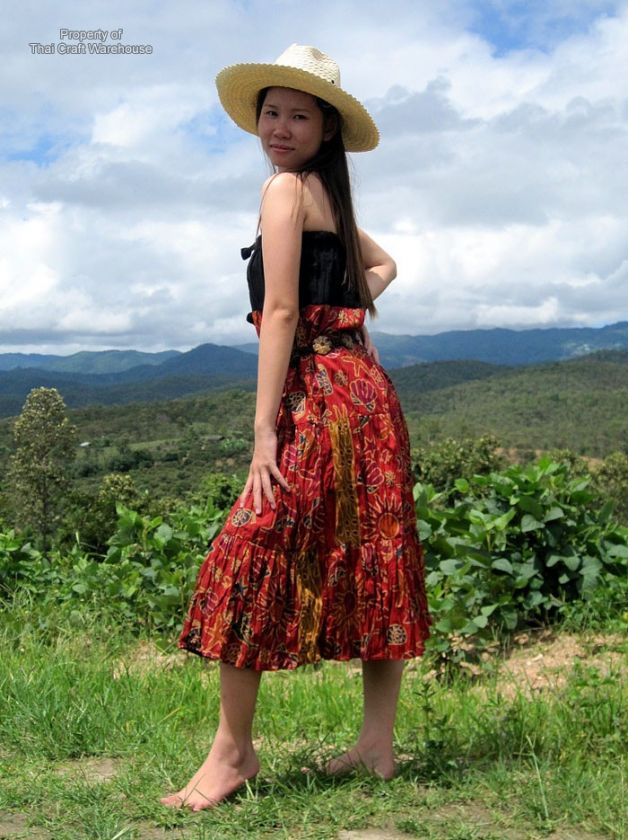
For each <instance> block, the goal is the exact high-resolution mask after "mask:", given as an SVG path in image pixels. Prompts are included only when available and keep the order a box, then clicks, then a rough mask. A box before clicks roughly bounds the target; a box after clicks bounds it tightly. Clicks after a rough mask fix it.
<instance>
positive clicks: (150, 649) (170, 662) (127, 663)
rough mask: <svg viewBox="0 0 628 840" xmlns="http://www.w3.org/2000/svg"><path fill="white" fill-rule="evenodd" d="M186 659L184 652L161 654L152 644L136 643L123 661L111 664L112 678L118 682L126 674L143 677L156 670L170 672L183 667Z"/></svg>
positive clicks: (148, 642) (186, 655) (145, 642)
mask: <svg viewBox="0 0 628 840" xmlns="http://www.w3.org/2000/svg"><path fill="white" fill-rule="evenodd" d="M187 657H188V654H186V653H185V652H184V651H178V650H177V652H175V653H163V651H161V650H159V648H158V647H157V645H156V644H154V643H153V642H150V641H145V640H143V641H141V642H138V644H137V645H136V646H135V647H134V648H133V649H132V650H131V651H129V652H128V654H127V655H126V656H125V658H124V659H119V660H116V661H115V662H114V663H113V673H112V677H113V679H114V680H118V679H120V677H121V676H125V675H127V674H133V675H140V676H143V675H144V674H146V673H148V672H150V671H154V670H155V669H156V668H161V669H163V670H170V669H171V668H175V667H179V666H181V665H183V663H184V662H185V660H186V659H187Z"/></svg>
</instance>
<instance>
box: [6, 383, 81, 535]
mask: <svg viewBox="0 0 628 840" xmlns="http://www.w3.org/2000/svg"><path fill="white" fill-rule="evenodd" d="M13 438H14V443H15V453H14V454H13V455H11V457H10V459H9V476H8V478H9V481H10V483H11V484H10V486H11V489H12V494H13V500H14V502H13V503H14V507H15V511H16V514H17V519H18V522H19V524H21V525H26V526H30V527H32V528H33V530H34V531H35V532H36V533H37V534H38V535H39V537H40V539H41V544H42V549H43V551H47V550H48V546H49V537H50V535H51V534H52V533H54V530H55V527H56V524H57V523H58V521H59V519H60V516H61V511H62V509H63V506H64V501H65V494H66V493H67V490H68V488H69V486H70V480H69V478H68V467H69V466H70V464H71V463H72V462H73V460H74V458H75V457H76V438H77V427H76V426H74V425H72V424H71V423H70V421H69V420H68V418H67V417H66V406H65V403H64V401H63V397H62V396H61V394H60V393H59V392H58V391H57V389H56V388H33V389H32V390H31V392H30V393H29V394H28V396H27V397H26V402H25V403H24V407H23V408H22V413H21V414H20V416H19V417H18V418H17V420H16V421H15V423H14V424H13Z"/></svg>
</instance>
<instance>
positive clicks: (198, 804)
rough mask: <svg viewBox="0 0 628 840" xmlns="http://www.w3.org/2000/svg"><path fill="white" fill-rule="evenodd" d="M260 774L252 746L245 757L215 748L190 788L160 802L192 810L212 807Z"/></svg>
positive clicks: (197, 772)
mask: <svg viewBox="0 0 628 840" xmlns="http://www.w3.org/2000/svg"><path fill="white" fill-rule="evenodd" d="M258 772H259V761H258V759H257V755H256V754H255V750H254V749H253V748H252V747H251V749H250V751H249V752H247V753H246V755H244V756H242V755H240V754H239V753H236V751H234V750H230V751H229V750H219V749H217V748H216V747H212V749H211V750H210V751H209V755H208V756H207V758H206V759H205V761H204V762H203V763H202V764H201V766H200V767H199V769H198V770H197V771H196V773H195V774H194V775H193V776H192V778H191V779H190V781H189V782H188V783H187V785H186V786H185V787H183V788H181V790H179V791H177V793H172V794H170V795H169V796H163V797H162V798H161V799H160V800H159V801H160V802H161V803H162V805H167V806H168V807H170V808H181V807H183V806H184V805H185V806H186V807H187V808H189V809H190V810H191V811H201V810H203V808H213V807H214V806H216V805H218V803H219V802H222V801H223V800H224V799H226V798H227V797H228V796H230V795H231V794H232V793H234V792H235V791H236V790H237V789H238V788H239V787H242V785H243V784H244V783H245V782H247V781H248V780H249V779H252V778H253V777H254V776H256V775H257V773H258Z"/></svg>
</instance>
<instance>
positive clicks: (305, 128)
mask: <svg viewBox="0 0 628 840" xmlns="http://www.w3.org/2000/svg"><path fill="white" fill-rule="evenodd" d="M257 133H258V135H259V138H260V140H261V141H262V147H263V149H264V152H265V153H266V154H267V155H268V157H269V158H270V160H271V162H272V163H273V165H274V166H275V167H276V168H277V170H278V171H279V172H285V171H288V170H298V169H300V168H301V166H303V164H305V163H307V162H308V161H309V160H311V159H312V158H313V157H314V155H315V154H316V153H317V152H318V150H319V149H320V146H321V143H322V142H323V140H329V139H330V138H331V137H332V136H333V133H334V132H333V129H328V130H325V129H324V117H323V112H322V111H321V109H320V108H319V107H318V104H317V102H316V100H315V99H314V97H313V96H312V95H311V94H309V93H303V92H302V91H300V90H294V89H293V88H284V87H273V88H269V90H268V91H267V92H266V97H265V98H264V104H263V106H262V111H261V114H260V117H259V121H258V123H257Z"/></svg>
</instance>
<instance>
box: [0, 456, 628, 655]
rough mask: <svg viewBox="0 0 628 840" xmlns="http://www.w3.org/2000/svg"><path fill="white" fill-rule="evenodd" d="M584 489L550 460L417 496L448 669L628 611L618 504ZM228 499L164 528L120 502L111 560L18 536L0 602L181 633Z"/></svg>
mask: <svg viewBox="0 0 628 840" xmlns="http://www.w3.org/2000/svg"><path fill="white" fill-rule="evenodd" d="M589 483H590V477H588V476H581V475H576V476H574V475H572V474H571V473H570V470H569V466H568V464H567V463H561V462H557V461H554V460H552V459H550V458H543V459H541V460H540V461H539V462H538V463H537V464H531V465H528V466H526V467H521V466H511V467H508V468H507V469H505V470H502V471H499V472H496V471H494V472H489V473H486V474H476V475H474V476H472V477H470V478H461V479H458V480H456V482H455V484H454V487H453V488H452V490H451V491H450V493H448V492H445V491H441V492H440V493H437V492H436V491H435V490H434V488H433V486H432V485H431V484H421V483H417V484H416V485H415V488H414V494H415V501H416V509H417V519H418V523H419V534H420V537H421V541H422V543H423V546H424V548H425V557H426V565H427V569H428V577H427V588H428V599H429V608H430V612H431V614H432V616H433V619H434V624H433V632H432V637H431V638H430V639H429V641H428V647H427V650H428V651H431V652H432V653H434V654H435V655H436V657H437V659H439V660H440V663H441V666H442V669H443V670H447V669H448V667H449V666H450V665H452V664H456V663H460V662H462V661H464V662H466V663H467V664H469V663H471V662H472V661H473V660H474V659H475V660H477V659H478V654H480V653H481V652H482V650H483V649H484V648H485V647H486V646H490V645H492V644H495V643H496V640H499V639H504V638H508V636H509V635H510V634H512V633H513V632H514V631H516V630H519V629H521V628H522V627H528V626H530V625H534V624H539V623H545V622H548V621H551V620H552V619H553V617H554V616H559V615H560V614H561V613H562V612H563V611H565V610H566V609H568V606H569V604H571V603H573V602H576V601H582V600H584V601H595V602H596V603H598V604H600V605H601V604H602V603H604V604H605V606H604V609H605V611H606V613H608V614H611V615H612V614H617V613H621V610H622V603H625V598H626V595H627V588H626V587H627V585H626V577H627V576H626V570H627V568H628V528H626V527H624V526H621V525H619V524H618V523H617V522H616V521H615V520H614V519H613V517H612V507H613V506H612V503H611V502H607V503H606V504H605V505H603V506H602V507H601V508H600V509H595V508H594V507H592V502H593V501H594V500H595V496H594V494H593V492H592V491H591V490H590V488H589ZM224 489H225V493H226V495H224V498H222V499H221V501H223V502H226V503H227V504H226V506H225V507H222V506H219V505H218V504H216V502H215V496H211V497H210V498H209V499H208V500H207V501H206V503H205V504H204V505H201V504H199V505H195V506H192V507H191V508H184V509H178V510H175V511H173V512H171V513H170V514H169V515H167V516H161V515H160V516H150V515H144V514H142V513H139V512H137V511H134V510H132V509H130V508H128V507H126V506H125V505H123V504H121V503H119V502H118V503H117V505H116V509H117V517H118V518H117V524H116V530H115V532H114V533H113V534H112V535H111V537H110V538H109V540H108V547H107V551H106V554H105V555H104V556H102V555H94V554H90V553H88V552H86V551H85V549H84V548H83V546H82V544H81V542H80V539H78V535H77V542H76V544H75V545H74V546H73V547H72V548H71V549H70V550H63V551H61V550H59V549H54V550H52V551H50V552H48V553H43V552H41V551H39V550H37V549H36V548H34V547H33V546H32V545H31V544H30V543H28V542H26V543H25V542H24V541H23V539H21V538H20V536H19V535H17V534H16V533H15V531H13V530H9V531H8V532H6V533H4V534H0V595H1V596H3V597H6V598H10V596H11V594H12V593H13V592H14V591H16V590H18V589H19V590H23V591H26V592H28V593H31V594H32V596H33V597H34V598H36V599H37V601H38V603H45V602H48V603H53V604H57V605H59V604H62V605H69V606H71V605H72V604H73V603H74V604H77V605H79V604H84V603H89V604H91V605H92V606H93V607H94V608H95V609H97V610H103V611H106V612H108V613H115V614H116V615H117V616H118V617H119V618H120V619H121V620H124V621H125V622H126V623H128V624H129V625H130V626H134V627H136V628H137V629H139V628H148V629H151V630H163V631H169V632H172V631H173V630H176V628H178V627H179V626H180V624H181V620H182V617H183V614H184V612H185V609H186V608H187V605H188V602H189V597H190V594H191V591H192V588H193V586H194V583H195V581H196V576H197V572H198V567H199V565H200V563H201V561H202V560H203V558H204V556H205V555H206V553H207V550H208V548H209V545H210V544H211V541H212V539H213V538H214V536H215V535H216V534H217V533H218V532H219V530H220V528H221V527H222V525H223V523H224V519H225V517H226V515H227V513H228V509H229V506H230V503H231V500H232V490H233V488H224ZM449 495H454V496H455V501H454V503H453V505H452V504H451V503H450V502H449V500H448V496H449Z"/></svg>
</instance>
